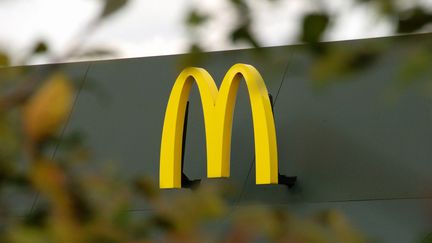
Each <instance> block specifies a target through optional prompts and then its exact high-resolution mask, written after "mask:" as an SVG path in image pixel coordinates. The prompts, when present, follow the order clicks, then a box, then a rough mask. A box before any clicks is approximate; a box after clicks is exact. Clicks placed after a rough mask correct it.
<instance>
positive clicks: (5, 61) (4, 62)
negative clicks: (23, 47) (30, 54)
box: [0, 52, 10, 67]
mask: <svg viewBox="0 0 432 243" xmlns="http://www.w3.org/2000/svg"><path fill="white" fill-rule="evenodd" d="M9 65H10V59H9V56H8V55H7V54H6V53H4V52H0V67H7V66H9Z"/></svg>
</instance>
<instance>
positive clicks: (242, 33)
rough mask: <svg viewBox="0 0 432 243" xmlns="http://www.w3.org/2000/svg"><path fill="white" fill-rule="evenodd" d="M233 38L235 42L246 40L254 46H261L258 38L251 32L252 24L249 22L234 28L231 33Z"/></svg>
mask: <svg viewBox="0 0 432 243" xmlns="http://www.w3.org/2000/svg"><path fill="white" fill-rule="evenodd" d="M231 40H232V41H233V42H234V43H235V42H239V41H245V42H247V43H249V44H251V45H252V46H253V47H259V46H260V45H259V44H258V42H257V40H256V39H255V37H254V36H253V35H252V34H251V32H250V26H249V24H248V23H246V24H243V25H240V26H239V27H238V28H236V29H234V30H233V31H232V33H231Z"/></svg>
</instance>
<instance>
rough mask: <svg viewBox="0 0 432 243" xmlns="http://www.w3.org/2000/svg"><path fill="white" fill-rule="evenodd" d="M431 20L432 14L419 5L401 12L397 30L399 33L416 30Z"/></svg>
mask: <svg viewBox="0 0 432 243" xmlns="http://www.w3.org/2000/svg"><path fill="white" fill-rule="evenodd" d="M431 22H432V14H430V13H428V12H426V11H425V10H424V9H422V8H421V7H417V8H414V9H412V10H409V11H406V12H402V13H401V14H400V16H399V21H398V29H397V31H398V32H399V33H411V32H415V31H418V30H420V29H421V28H423V27H424V26H425V25H427V24H429V23H431Z"/></svg>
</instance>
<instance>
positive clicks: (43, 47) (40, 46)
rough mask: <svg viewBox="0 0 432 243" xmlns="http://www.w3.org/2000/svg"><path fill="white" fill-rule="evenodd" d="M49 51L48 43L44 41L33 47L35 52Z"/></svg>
mask: <svg viewBox="0 0 432 243" xmlns="http://www.w3.org/2000/svg"><path fill="white" fill-rule="evenodd" d="M47 51H48V45H47V44H46V43H45V42H43V41H39V42H37V43H36V45H35V46H34V48H33V53H34V54H41V53H45V52H47Z"/></svg>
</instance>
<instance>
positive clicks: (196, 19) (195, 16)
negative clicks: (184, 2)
mask: <svg viewBox="0 0 432 243" xmlns="http://www.w3.org/2000/svg"><path fill="white" fill-rule="evenodd" d="M208 19H209V16H208V15H205V14H202V13H199V12H198V11H197V10H192V11H191V12H190V13H189V14H188V17H187V19H186V23H187V24H188V25H189V26H193V27H194V26H199V25H202V24H204V23H205V22H206V21H207V20H208Z"/></svg>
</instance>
